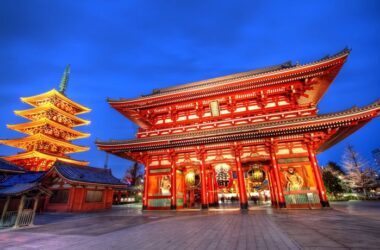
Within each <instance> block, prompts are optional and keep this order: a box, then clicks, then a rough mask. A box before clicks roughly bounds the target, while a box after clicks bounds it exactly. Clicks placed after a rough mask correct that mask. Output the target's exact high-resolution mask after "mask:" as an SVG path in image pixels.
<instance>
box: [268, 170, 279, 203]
mask: <svg viewBox="0 0 380 250" xmlns="http://www.w3.org/2000/svg"><path fill="white" fill-rule="evenodd" d="M269 177H270V182H271V187H272V191H271V192H273V193H272V194H271V197H270V198H271V201H272V206H274V207H278V206H279V204H278V193H277V185H276V178H275V177H274V169H273V167H271V168H270V169H269Z"/></svg>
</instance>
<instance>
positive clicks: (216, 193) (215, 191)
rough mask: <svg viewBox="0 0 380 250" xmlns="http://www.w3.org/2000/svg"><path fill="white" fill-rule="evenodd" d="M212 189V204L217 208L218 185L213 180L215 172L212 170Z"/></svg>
mask: <svg viewBox="0 0 380 250" xmlns="http://www.w3.org/2000/svg"><path fill="white" fill-rule="evenodd" d="M212 184H213V185H212V187H213V188H214V204H215V206H219V196H218V185H217V183H216V179H215V171H214V169H213V170H212Z"/></svg>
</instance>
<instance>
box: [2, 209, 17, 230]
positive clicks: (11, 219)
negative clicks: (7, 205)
mask: <svg viewBox="0 0 380 250" xmlns="http://www.w3.org/2000/svg"><path fill="white" fill-rule="evenodd" d="M16 217H17V211H7V212H5V216H4V218H3V219H2V220H1V221H0V227H12V226H14V224H15V222H16Z"/></svg>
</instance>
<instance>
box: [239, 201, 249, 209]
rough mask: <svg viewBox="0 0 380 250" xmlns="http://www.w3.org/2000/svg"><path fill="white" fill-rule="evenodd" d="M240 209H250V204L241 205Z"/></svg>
mask: <svg viewBox="0 0 380 250" xmlns="http://www.w3.org/2000/svg"><path fill="white" fill-rule="evenodd" d="M240 209H248V202H246V203H240Z"/></svg>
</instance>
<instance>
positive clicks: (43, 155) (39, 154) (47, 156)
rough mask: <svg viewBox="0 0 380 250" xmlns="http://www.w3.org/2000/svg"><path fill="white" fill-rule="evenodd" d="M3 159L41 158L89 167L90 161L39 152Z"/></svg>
mask: <svg viewBox="0 0 380 250" xmlns="http://www.w3.org/2000/svg"><path fill="white" fill-rule="evenodd" d="M2 158H3V159H4V160H6V161H10V162H14V161H18V160H25V159H30V158H40V159H46V160H53V161H61V162H66V163H70V164H76V165H80V166H87V165H88V163H89V162H88V161H79V160H74V159H71V158H68V157H62V156H56V155H51V154H47V153H42V152H38V151H28V152H23V153H18V154H15V155H11V156H4V157H2Z"/></svg>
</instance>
